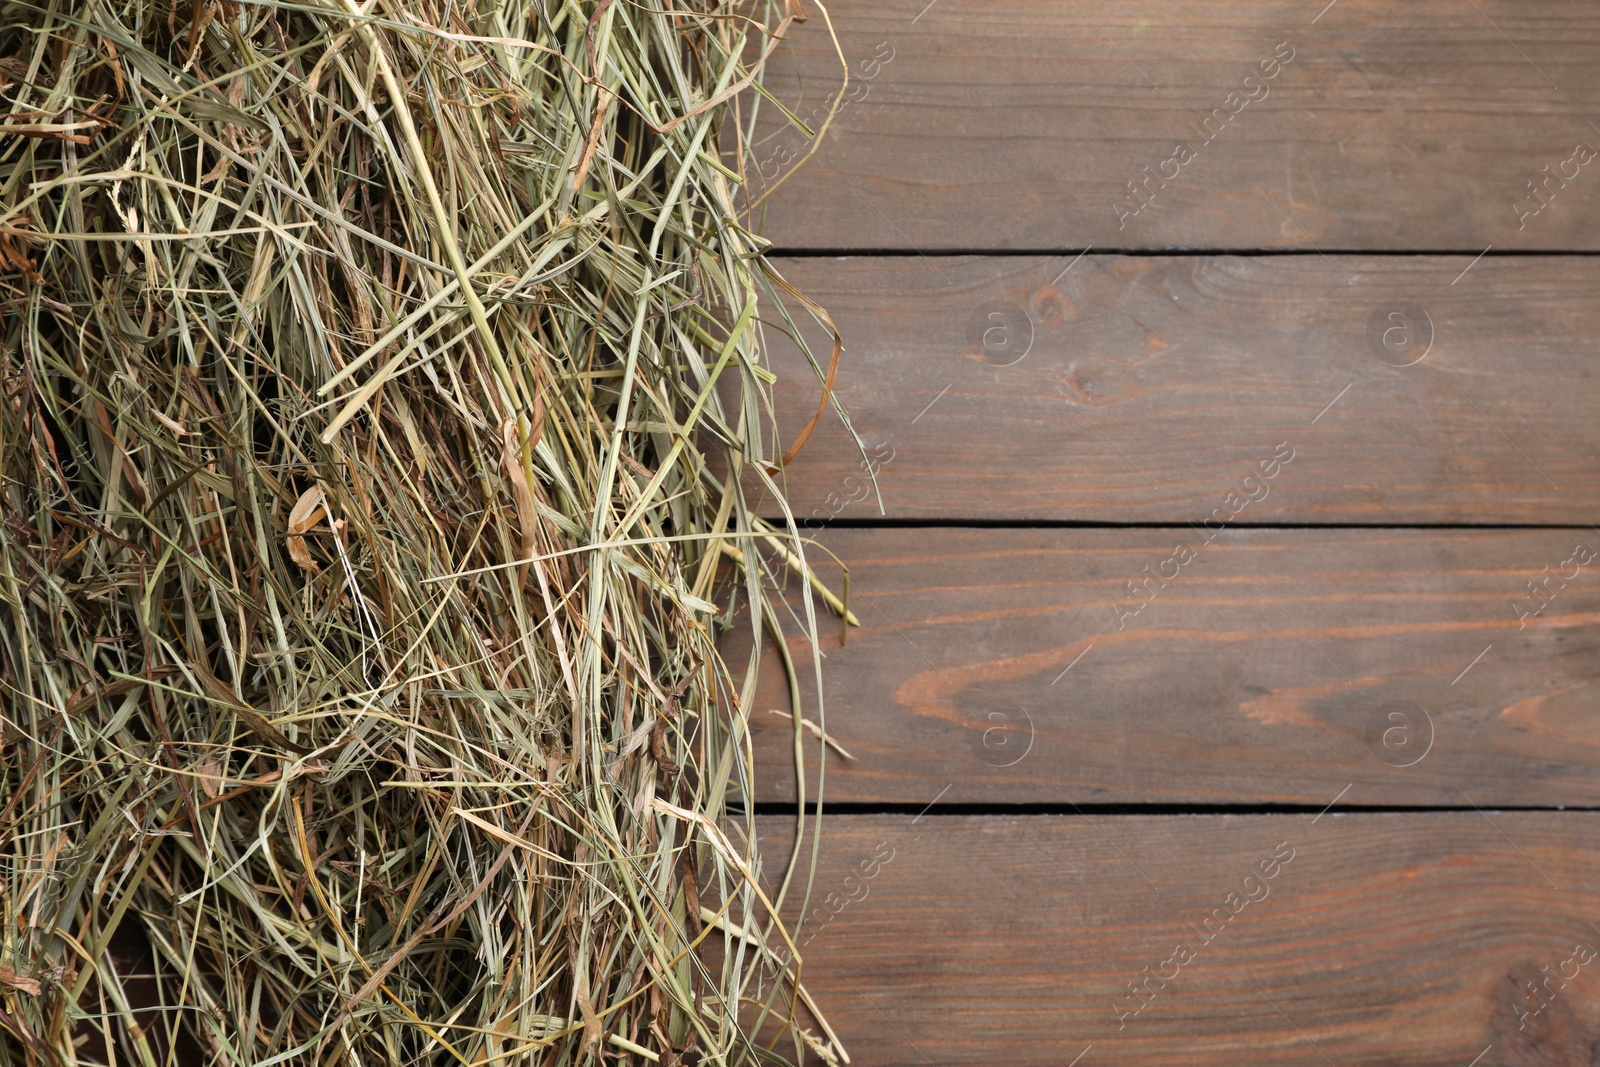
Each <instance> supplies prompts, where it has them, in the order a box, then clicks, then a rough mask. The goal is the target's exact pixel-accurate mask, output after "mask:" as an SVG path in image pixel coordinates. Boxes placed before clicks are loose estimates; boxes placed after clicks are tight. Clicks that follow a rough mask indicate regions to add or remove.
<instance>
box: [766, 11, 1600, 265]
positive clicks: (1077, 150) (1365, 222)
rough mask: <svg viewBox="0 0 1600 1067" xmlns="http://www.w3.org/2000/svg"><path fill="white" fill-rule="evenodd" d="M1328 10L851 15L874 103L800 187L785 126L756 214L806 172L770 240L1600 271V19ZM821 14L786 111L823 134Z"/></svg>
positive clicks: (789, 60) (788, 84)
mask: <svg viewBox="0 0 1600 1067" xmlns="http://www.w3.org/2000/svg"><path fill="white" fill-rule="evenodd" d="M1325 5H1326V0H1271V2H1266V3H1242V2H1228V3H1219V2H1215V0H1171V2H1168V3H1163V4H1154V5H1152V4H1148V3H1132V2H1129V0H1080V2H1077V3H1062V2H1059V0H982V2H977V3H971V2H968V3H950V2H948V0H947V2H943V3H937V4H935V5H928V4H927V0H840V2H838V3H835V4H832V5H830V6H829V10H830V11H831V12H832V14H833V21H834V24H835V26H836V28H837V30H838V33H839V39H840V42H841V44H842V45H843V47H844V50H845V55H846V58H847V59H848V60H849V62H850V66H851V78H852V82H853V84H852V85H851V87H850V89H849V90H848V91H847V98H848V99H849V100H850V102H848V103H847V104H845V105H844V107H843V108H842V110H841V111H840V112H839V114H838V116H837V117H836V119H835V120H834V126H833V129H832V130H830V131H829V133H828V135H827V136H826V138H825V139H824V143H823V144H822V145H821V146H820V148H819V149H818V151H817V154H816V155H815V156H814V157H813V158H812V159H811V161H810V162H809V163H808V164H806V165H804V166H801V167H799V169H798V170H794V166H793V164H791V163H786V161H788V160H792V159H796V158H797V157H798V156H799V155H800V154H801V153H802V152H803V151H804V150H805V148H806V142H805V140H804V138H803V135H801V134H800V133H798V132H796V131H795V129H794V128H793V127H792V126H789V127H788V129H787V131H786V132H779V131H780V129H781V128H782V126H783V125H787V124H785V123H783V120H782V118H781V116H780V114H779V112H778V111H777V109H776V108H772V107H770V106H767V107H766V109H765V111H764V112H763V115H764V117H765V118H766V119H767V120H768V121H766V122H765V123H763V125H762V127H761V132H762V134H763V136H765V137H766V139H765V140H764V141H763V143H762V144H760V145H759V146H758V148H757V151H756V162H757V164H758V166H755V167H753V168H752V171H751V176H752V182H751V185H752V188H753V189H754V190H755V195H757V196H759V195H760V192H761V190H762V188H763V187H764V186H766V185H769V184H770V183H771V182H773V181H776V180H778V179H779V176H780V175H782V174H785V173H788V172H790V171H792V170H794V177H793V179H792V180H789V181H788V182H787V183H786V184H785V185H784V186H783V187H782V189H781V190H780V191H779V192H778V194H777V195H775V196H774V197H773V198H772V199H771V200H769V201H768V202H767V204H766V205H764V206H765V207H767V208H768V214H767V232H768V234H769V236H771V237H772V238H773V240H775V241H776V242H777V244H778V245H779V246H780V247H788V248H822V249H860V248H873V249H902V250H910V249H920V250H922V251H924V252H933V251H938V250H973V251H976V250H987V249H1013V250H1015V249H1032V250H1060V249H1067V248H1083V247H1087V246H1091V245H1092V246H1099V247H1109V248H1175V247H1189V248H1268V247H1295V248H1305V249H1309V248H1311V247H1320V248H1322V249H1324V250H1332V249H1412V250H1439V249H1451V250H1462V251H1469V252H1471V253H1473V254H1476V253H1477V252H1478V251H1479V250H1481V249H1483V248H1484V247H1485V246H1486V245H1490V244H1493V245H1494V246H1495V247H1496V248H1499V249H1513V248H1520V249H1593V248H1596V247H1597V242H1600V198H1597V197H1595V196H1594V194H1593V188H1592V187H1593V185H1594V183H1595V181H1596V179H1595V176H1594V173H1593V169H1594V168H1593V163H1594V161H1593V160H1589V161H1588V162H1584V161H1582V157H1577V158H1575V157H1574V149H1575V147H1576V146H1577V145H1578V144H1580V143H1587V144H1588V145H1590V146H1597V145H1600V134H1597V132H1596V129H1595V127H1594V126H1593V125H1592V124H1591V120H1592V119H1595V118H1596V113H1595V111H1594V100H1595V99H1596V93H1597V90H1600V65H1596V64H1595V62H1594V56H1595V54H1596V50H1597V49H1600V8H1596V7H1595V5H1593V4H1584V3H1569V2H1560V0H1536V2H1516V0H1477V2H1476V3H1475V4H1471V5H1469V4H1465V3H1458V2H1456V0H1417V2H1413V3H1406V4H1394V3H1380V2H1378V0H1342V2H1339V3H1337V4H1336V5H1335V6H1331V7H1330V9H1328V10H1326V11H1325V12H1324V13H1323V14H1321V16H1320V17H1317V16H1318V13H1319V11H1323V9H1324V7H1325ZM1474 7H1476V9H1477V10H1474ZM924 8H927V10H926V11H924V13H923V14H922V15H921V16H920V17H917V18H914V16H917V14H918V12H919V11H923V10H924ZM812 14H813V16H814V17H813V18H812V19H811V20H810V22H809V23H807V24H806V25H805V26H803V27H801V28H799V29H798V30H796V32H795V33H794V34H793V36H792V44H791V45H790V46H788V47H786V48H785V49H783V50H781V51H780V52H779V54H778V61H777V64H776V65H775V67H774V69H773V72H772V75H771V77H770V78H769V80H768V86H769V88H770V89H771V90H772V91H773V92H774V93H775V94H776V96H777V97H778V99H780V100H782V101H784V103H785V104H786V106H788V107H789V108H790V109H791V110H793V111H794V112H795V113H796V114H798V115H799V116H800V117H801V118H802V119H805V120H808V121H810V122H811V124H812V126H813V127H814V128H815V127H816V126H818V125H820V122H821V118H822V116H823V115H824V114H825V113H826V110H827V107H828V103H829V100H828V98H829V96H830V95H831V94H833V93H836V92H837V91H838V89H839V86H840V84H841V72H840V64H839V59H838V57H837V55H836V54H835V53H834V50H833V46H832V44H831V42H830V39H829V33H828V29H827V27H826V25H825V23H824V20H823V18H822V17H821V15H820V14H819V13H818V12H816V11H813V12H812ZM1290 55H1292V57H1293V58H1292V59H1290V60H1289V61H1288V62H1287V63H1285V62H1283V61H1282V60H1281V59H1280V58H1277V57H1287V56H1290ZM1263 64H1265V67H1263ZM1267 72H1272V74H1273V76H1272V77H1270V78H1267V77H1264V75H1265V74H1266V73H1267ZM1247 78H1250V79H1251V80H1250V81H1248V82H1247V81H1246V79H1247ZM1252 96H1253V97H1254V98H1255V99H1254V100H1253V101H1250V100H1249V99H1248V98H1249V97H1252ZM819 108H820V109H821V110H820V111H818V110H817V109H819ZM1208 123H1209V124H1208ZM1180 145H1182V146H1186V148H1187V150H1188V153H1187V156H1186V155H1185V153H1184V152H1183V151H1182V150H1181V149H1180V148H1179V146H1180ZM1190 157H1192V158H1190ZM1169 161H1170V162H1169ZM1546 167H1548V168H1549V170H1548V171H1546V170H1545V169H1544V168H1546ZM1146 168H1148V170H1147V169H1146ZM758 170H759V171H760V172H761V174H764V175H765V176H766V177H765V178H764V179H763V178H758V177H757V175H756V171H758ZM1147 180H1148V182H1149V184H1148V185H1143V184H1141V183H1145V182H1146V181H1147ZM1530 182H1540V183H1544V182H1548V184H1542V185H1540V187H1539V191H1538V197H1537V198H1536V195H1535V192H1534V191H1533V190H1532V189H1531V188H1530V186H1529V183H1530ZM1130 183H1134V184H1138V185H1140V188H1139V189H1138V190H1137V193H1136V191H1135V190H1134V188H1133V187H1132V186H1131V185H1130ZM1141 204H1147V206H1144V207H1143V209H1142V210H1140V211H1138V213H1137V214H1132V213H1133V212H1134V211H1135V209H1137V208H1139V207H1140V205H1141ZM1536 208H1537V209H1539V211H1538V214H1534V215H1528V214H1525V213H1526V212H1532V211H1533V210H1534V209H1536Z"/></svg>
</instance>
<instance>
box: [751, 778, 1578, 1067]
mask: <svg viewBox="0 0 1600 1067" xmlns="http://www.w3.org/2000/svg"><path fill="white" fill-rule="evenodd" d="M1329 799H1332V798H1331V795H1330V797H1329ZM762 826H763V827H764V832H763V839H762V844H763V847H764V849H765V850H766V851H767V853H768V855H769V856H776V855H780V854H783V853H784V852H785V842H786V841H787V834H788V831H789V826H790V824H789V822H788V821H787V820H784V819H779V818H769V819H765V820H763V822H762ZM1597 842H1600V815H1596V814H1593V813H1566V814H1558V813H1537V814H1528V813H1502V812H1493V811H1489V812H1486V813H1478V812H1473V811H1465V812H1450V813H1408V814H1358V815H1340V814H1336V813H1335V814H1329V815H1325V816H1322V817H1321V818H1317V817H1315V816H1312V815H1296V816H1259V815H1258V816H1169V817H1149V816H1130V817H1122V818H1093V819H1084V818H1079V817H1070V816H1069V817H1058V816H1023V817H1016V816H1010V817H998V816H990V817H980V818H969V817H959V816H937V815H930V816H926V817H923V818H922V819H920V820H916V819H914V818H913V817H912V816H909V815H907V816H860V817H853V818H840V819H836V820H834V821H833V822H832V823H831V824H826V826H825V830H824V846H825V848H824V852H825V856H826V857H827V858H826V860H825V861H824V863H823V865H822V867H821V869H820V870H819V872H818V874H817V878H816V882H815V898H816V901H817V903H818V905H819V906H821V907H822V908H823V910H822V914H826V913H827V911H826V908H827V906H826V905H824V904H823V902H824V901H825V900H827V899H828V895H829V894H833V895H834V901H833V905H834V906H835V907H837V906H838V902H839V901H840V900H842V899H845V898H855V899H854V900H852V901H851V902H850V903H848V904H845V905H844V906H843V907H842V909H841V910H838V912H837V914H836V915H834V917H833V918H832V919H831V920H829V921H828V922H826V923H820V922H819V924H818V925H817V926H816V927H815V930H816V932H815V934H814V936H812V934H811V931H810V930H807V931H805V932H802V934H801V941H802V942H803V945H802V948H801V951H802V954H803V956H804V960H805V964H804V978H805V981H806V985H807V986H808V988H809V989H810V990H811V992H812V993H813V994H814V995H815V997H816V998H817V1000H818V1001H819V1002H820V1004H821V1005H823V1007H824V1010H825V1011H826V1012H827V1014H828V1015H829V1018H830V1021H831V1022H832V1024H833V1026H834V1027H835V1029H836V1030H837V1031H838V1032H839V1034H840V1036H841V1037H842V1038H843V1040H844V1041H845V1042H846V1045H847V1047H848V1048H849V1050H850V1052H851V1055H852V1058H853V1061H854V1062H855V1063H856V1064H859V1065H862V1067H868V1065H870V1067H924V1065H928V1064H938V1065H941V1067H943V1065H946V1064H986V1065H988V1064H1015V1065H1041V1067H1042V1065H1050V1067H1068V1065H1071V1064H1075V1065H1076V1067H1113V1065H1118V1064H1127V1065H1138V1067H1201V1065H1205V1067H1215V1065H1219V1064H1227V1065H1241V1067H1269V1065H1270V1067H1327V1065H1328V1064H1336V1065H1344V1064H1392V1065H1402V1064H1403V1065H1406V1067H1468V1065H1469V1064H1471V1065H1473V1067H1512V1065H1515V1067H1536V1065H1537V1067H1558V1065H1559V1067H1575V1065H1578V1064H1588V1063H1592V1062H1593V1056H1594V1049H1595V1048H1596V1047H1597V1046H1600V1020H1597V1016H1600V975H1597V974H1596V973H1595V972H1596V971H1597V970H1600V960H1596V959H1592V958H1591V959H1590V960H1589V961H1588V962H1587V963H1580V962H1579V960H1580V959H1581V958H1582V957H1581V956H1580V957H1576V958H1575V956H1574V951H1573V950H1574V946H1575V945H1579V944H1582V945H1585V946H1586V947H1587V948H1588V950H1589V952H1593V951H1595V950H1596V949H1597V948H1600V931H1597V928H1596V926H1595V925H1594V923H1595V922H1596V921H1597V920H1600V891H1597V886H1600V850H1597V846H1596V843H1597ZM1291 850H1292V857H1291V858H1288V859H1287V861H1286V862H1284V861H1282V860H1278V859H1275V857H1283V856H1289V854H1290V851H1291ZM891 855H892V858H890V859H888V861H887V862H877V863H874V862H873V861H874V859H875V858H876V857H883V856H891ZM863 863H866V864H867V866H866V867H865V868H863V866H862V864H863ZM1263 864H1265V867H1263ZM771 868H772V863H771V861H770V860H769V870H771ZM863 870H875V876H874V877H871V878H869V879H867V880H865V881H863V880H862V877H861V872H862V871H863ZM1266 871H1271V872H1273V874H1274V876H1273V877H1271V878H1267V879H1263V878H1262V877H1261V876H1262V874H1263V873H1264V872H1266ZM849 874H854V876H855V877H854V878H852V879H850V880H849V881H848V882H847V881H846V876H847V875H849ZM1247 879H1248V880H1247ZM863 894H864V895H863ZM1230 895H1233V896H1232V898H1231V899H1230ZM1250 897H1253V898H1256V899H1254V900H1248V899H1247V898H1250ZM1218 909H1220V910H1221V912H1220V913H1221V917H1218V916H1217V914H1216V913H1217V911H1218ZM1208 917H1211V925H1210V926H1209V927H1208V926H1206V920H1207V918H1208ZM1207 933H1209V934H1210V935H1211V937H1210V941H1209V942H1208V941H1207V940H1206V939H1205V935H1206V934H1207ZM808 937H809V940H807V938H808ZM1180 945H1181V946H1186V947H1187V948H1188V949H1189V950H1190V951H1191V952H1192V954H1193V955H1192V958H1189V959H1188V961H1187V962H1186V963H1185V964H1183V965H1181V966H1180V965H1178V964H1177V963H1176V962H1165V961H1174V960H1175V957H1174V953H1175V950H1176V949H1177V948H1178V947H1179V946H1180ZM1569 961H1570V962H1569ZM1547 968H1548V969H1547ZM1161 973H1165V974H1166V975H1168V976H1170V977H1169V979H1168V980H1167V982H1166V987H1165V988H1164V989H1162V988H1161V987H1160V979H1159V978H1156V979H1152V980H1151V982H1150V984H1149V985H1148V986H1147V987H1146V989H1147V992H1146V993H1145V995H1144V1001H1145V1002H1144V1003H1143V1007H1142V1010H1140V1011H1139V1012H1138V1014H1136V1015H1129V1016H1128V1017H1126V1018H1123V1019H1120V1020H1119V1017H1118V1012H1119V1011H1131V1009H1133V1008H1135V1007H1138V1006H1140V1004H1141V1000H1140V999H1136V997H1135V996H1134V995H1133V994H1132V993H1130V992H1129V989H1128V986H1129V984H1130V983H1134V982H1139V983H1143V982H1144V979H1145V976H1146V975H1147V974H1161ZM1558 973H1565V974H1566V975H1568V976H1569V977H1570V981H1567V982H1565V983H1563V982H1562V981H1561V979H1560V978H1559V977H1556V978H1551V979H1550V984H1549V986H1548V987H1547V988H1548V989H1549V990H1550V992H1547V993H1543V994H1542V997H1543V999H1535V996H1534V995H1533V994H1532V993H1530V992H1529V991H1528V988H1527V984H1528V983H1530V982H1534V983H1543V982H1544V980H1545V979H1546V978H1547V977H1549V976H1552V975H1557V974H1558ZM1574 975H1575V977H1572V976H1574ZM1540 1005H1543V1007H1542V1008H1541V1009H1540V1010H1538V1011H1537V1013H1535V1010H1534V1009H1535V1008H1536V1007H1539V1006H1540ZM1524 1013H1526V1015H1524ZM1475 1057H1479V1058H1477V1059H1475Z"/></svg>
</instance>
